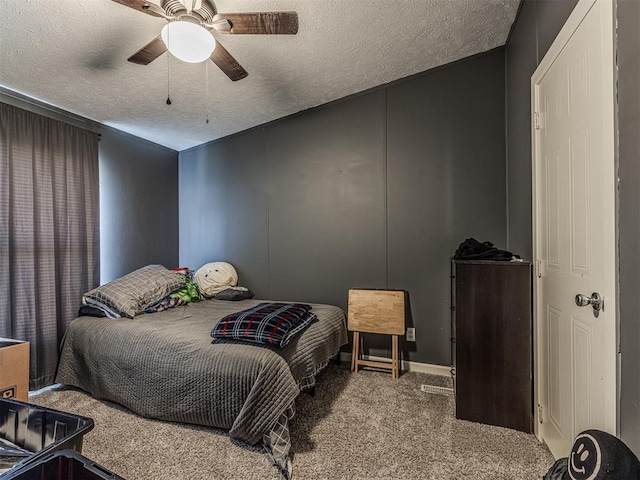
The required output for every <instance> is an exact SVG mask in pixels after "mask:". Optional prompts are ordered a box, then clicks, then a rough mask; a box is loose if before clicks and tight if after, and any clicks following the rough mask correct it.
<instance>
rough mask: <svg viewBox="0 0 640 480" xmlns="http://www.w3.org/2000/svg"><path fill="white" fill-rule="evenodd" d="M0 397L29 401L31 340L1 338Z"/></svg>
mask: <svg viewBox="0 0 640 480" xmlns="http://www.w3.org/2000/svg"><path fill="white" fill-rule="evenodd" d="M0 398H15V399H16V400H20V401H23V402H28V401H29V342H22V341H20V340H12V339H10V338H0Z"/></svg>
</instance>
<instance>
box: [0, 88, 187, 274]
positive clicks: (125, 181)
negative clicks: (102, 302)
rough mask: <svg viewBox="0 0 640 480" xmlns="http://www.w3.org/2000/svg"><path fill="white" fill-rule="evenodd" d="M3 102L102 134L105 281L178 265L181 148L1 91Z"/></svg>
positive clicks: (102, 209)
mask: <svg viewBox="0 0 640 480" xmlns="http://www.w3.org/2000/svg"><path fill="white" fill-rule="evenodd" d="M0 101H1V102H4V103H8V104H11V105H14V106H16V107H19V108H23V109H25V110H29V111H31V112H34V113H38V114H40V115H44V116H47V117H51V118H55V119H56V120H60V121H63V122H67V123H70V124H72V125H76V126H78V127H81V128H85V129H87V130H91V131H94V132H96V133H99V134H100V135H101V138H100V143H99V150H98V162H99V175H100V278H101V283H104V282H107V281H110V280H113V279H115V278H117V277H119V276H122V275H124V274H126V273H129V272H131V271H132V270H135V269H136V268H139V267H141V266H144V265H147V264H150V263H160V264H162V265H166V266H167V267H169V268H171V267H174V266H177V264H178V180H177V174H178V153H177V152H176V151H174V150H170V149H168V148H165V147H162V146H160V145H157V144H154V143H151V142H148V141H146V140H143V139H141V138H138V137H135V136H133V135H129V134H127V133H124V132H120V131H118V130H115V129H113V128H110V127H106V126H104V125H100V124H97V123H95V122H92V121H90V120H87V119H85V118H82V117H79V116H76V115H73V114H70V113H67V112H65V111H63V110H60V109H57V108H55V107H50V106H47V105H44V104H40V103H39V102H37V101H34V100H30V99H28V98H23V97H22V96H21V95H19V94H14V93H12V92H10V91H7V90H0Z"/></svg>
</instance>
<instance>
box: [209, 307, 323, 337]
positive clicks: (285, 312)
mask: <svg viewBox="0 0 640 480" xmlns="http://www.w3.org/2000/svg"><path fill="white" fill-rule="evenodd" d="M310 310H311V305H306V304H304V303H260V304H258V305H256V306H255V307H253V308H249V309H248V310H243V311H241V312H236V313H232V314H230V315H227V316H226V317H224V318H222V319H221V320H220V321H219V322H218V324H217V325H216V326H215V327H214V328H213V330H212V331H211V336H212V337H213V338H217V339H232V340H244V341H246V342H252V343H257V344H260V345H268V346H274V347H279V348H282V347H284V346H286V345H287V344H288V343H289V342H290V341H291V339H292V338H293V337H294V336H295V335H296V334H297V333H299V332H301V331H302V330H303V329H304V328H305V327H306V326H308V325H309V324H310V323H311V322H313V321H314V320H315V319H316V318H317V317H316V315H315V314H314V313H311V312H310Z"/></svg>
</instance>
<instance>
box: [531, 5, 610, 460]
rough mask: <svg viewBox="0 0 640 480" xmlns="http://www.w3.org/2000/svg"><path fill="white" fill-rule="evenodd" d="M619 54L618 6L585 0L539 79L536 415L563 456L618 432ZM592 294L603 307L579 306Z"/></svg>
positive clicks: (535, 100) (535, 101)
mask: <svg viewBox="0 0 640 480" xmlns="http://www.w3.org/2000/svg"><path fill="white" fill-rule="evenodd" d="M613 49H614V47H613V5H612V0H581V1H580V2H578V4H577V5H576V8H575V10H574V12H573V13H572V15H571V16H570V18H569V20H568V21H567V24H566V25H565V26H564V27H563V29H562V31H561V32H560V34H559V36H558V38H557V39H556V41H555V42H554V44H553V45H552V47H551V49H550V50H549V52H548V53H547V55H546V56H545V58H544V59H543V61H542V62H541V64H540V66H539V67H538V69H537V70H536V72H535V74H534V76H533V77H532V107H533V110H534V112H535V113H534V120H533V140H534V141H533V158H534V192H533V195H534V216H533V218H534V245H535V247H534V250H535V252H534V255H535V258H536V262H537V265H538V268H537V271H536V281H535V282H534V284H535V302H534V304H535V319H536V339H537V345H536V362H535V364H536V373H537V379H538V381H537V395H536V396H537V399H538V404H539V406H540V408H538V411H537V412H536V416H537V417H538V418H537V420H538V422H539V423H538V435H539V437H540V438H541V440H543V441H544V442H546V443H547V445H548V446H549V449H550V450H551V452H552V453H553V455H554V456H555V457H556V458H558V457H564V456H567V455H568V453H569V451H570V449H571V445H572V443H573V439H574V437H575V436H576V435H577V434H578V433H580V432H581V431H583V430H585V429H587V428H598V429H601V430H606V431H608V432H610V433H613V434H615V433H616V431H615V430H616V407H617V402H616V368H617V364H616V348H615V345H616V241H615V217H616V212H615V191H616V190H615V176H614V171H615V165H614V163H615V162H614V122H613V118H614V116H613V115H614V82H613V78H614V60H613ZM593 292H598V293H599V294H600V295H601V296H602V297H603V298H604V310H600V311H599V312H596V311H595V310H594V309H593V308H592V305H586V306H578V305H576V301H575V297H576V295H577V294H582V295H585V297H590V296H591V295H592V293H593ZM596 314H597V316H596Z"/></svg>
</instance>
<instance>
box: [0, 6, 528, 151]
mask: <svg viewBox="0 0 640 480" xmlns="http://www.w3.org/2000/svg"><path fill="white" fill-rule="evenodd" d="M154 3H157V4H159V3H160V1H159V0H158V1H156V2H154ZM215 4H216V7H217V9H218V11H219V12H223V13H224V12H253V11H277V10H295V11H297V12H298V15H299V21H300V30H299V32H298V34H297V35H286V36H285V35H282V36H269V35H260V36H258V35H226V36H223V35H220V34H216V38H217V39H218V40H221V42H222V43H223V44H224V46H225V47H226V48H227V50H228V51H229V52H230V53H231V54H232V55H233V56H234V57H235V58H236V59H237V60H238V62H239V63H240V64H241V65H242V66H243V67H244V68H245V69H246V70H247V71H248V72H249V76H248V77H247V78H245V79H243V80H240V81H238V82H231V81H230V80H229V79H228V78H227V77H226V76H225V75H224V74H223V73H222V72H221V71H220V70H219V69H218V68H217V67H216V66H215V65H214V64H213V63H212V62H204V63H201V64H195V65H194V64H186V63H183V62H180V61H179V60H177V59H175V58H170V57H169V55H168V54H165V55H163V56H161V57H160V58H158V59H157V60H156V61H154V62H153V63H151V64H150V65H148V66H140V65H135V64H133V63H130V62H127V58H128V57H129V56H130V55H131V54H133V53H134V52H136V51H137V50H138V49H139V48H140V47H142V46H143V45H145V44H146V43H147V42H148V41H149V40H151V39H152V38H154V37H155V36H156V35H158V34H159V33H160V30H161V29H162V27H163V26H164V25H165V20H163V19H161V18H155V17H151V16H149V15H145V14H143V13H140V12H137V11H135V10H132V9H130V8H127V7H124V6H122V5H120V4H117V3H115V2H113V1H110V0H55V1H54V0H0V86H3V87H6V88H8V89H11V90H14V91H17V92H19V93H22V94H25V95H27V96H29V97H32V98H35V99H38V100H40V101H43V102H46V103H48V104H51V105H54V106H56V107H59V108H61V109H64V110H66V111H69V112H72V113H75V114H78V115H81V116H83V117H87V118H89V119H92V120H95V121H98V122H101V123H104V124H106V125H110V126H112V127H115V128H118V129H120V130H124V131H126V132H129V133H131V134H133V135H137V136H139V137H142V138H145V139H148V140H151V141H153V142H156V143H159V144H161V145H165V146H167V147H169V148H172V149H174V150H184V149H186V148H189V147H192V146H195V145H199V144H202V143H205V142H208V141H210V140H214V139H216V138H220V137H224V136H226V135H229V134H232V133H235V132H238V131H241V130H245V129H247V128H250V127H253V126H256V125H260V124H263V123H265V122H269V121H271V120H274V119H277V118H280V117H283V116H286V115H289V114H292V113H295V112H299V111H301V110H305V109H307V108H310V107H314V106H316V105H320V104H323V103H326V102H329V101H331V100H335V99H338V98H341V97H345V96H347V95H350V94H353V93H356V92H360V91H363V90H366V89H369V88H372V87H375V86H377V85H381V84H384V83H387V82H390V81H393V80H396V79H399V78H403V77H406V76H408V75H412V74H414V73H418V72H421V71H424V70H427V69H429V68H433V67H436V66H438V65H442V64H445V63H449V62H452V61H454V60H457V59H460V58H463V57H467V56H469V55H473V54H475V53H479V52H483V51H486V50H490V49H492V48H494V47H497V46H500V45H503V44H504V43H505V41H506V39H507V35H508V33H509V29H510V27H511V24H512V23H513V21H514V18H515V16H516V12H517V9H518V4H519V0H393V1H391V0H218V1H216V2H215ZM168 83H169V91H170V94H171V100H172V104H171V105H170V106H168V105H167V104H166V103H165V101H166V99H167V88H168ZM207 115H208V116H209V119H210V121H209V123H206V121H205V120H206V118H207Z"/></svg>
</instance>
